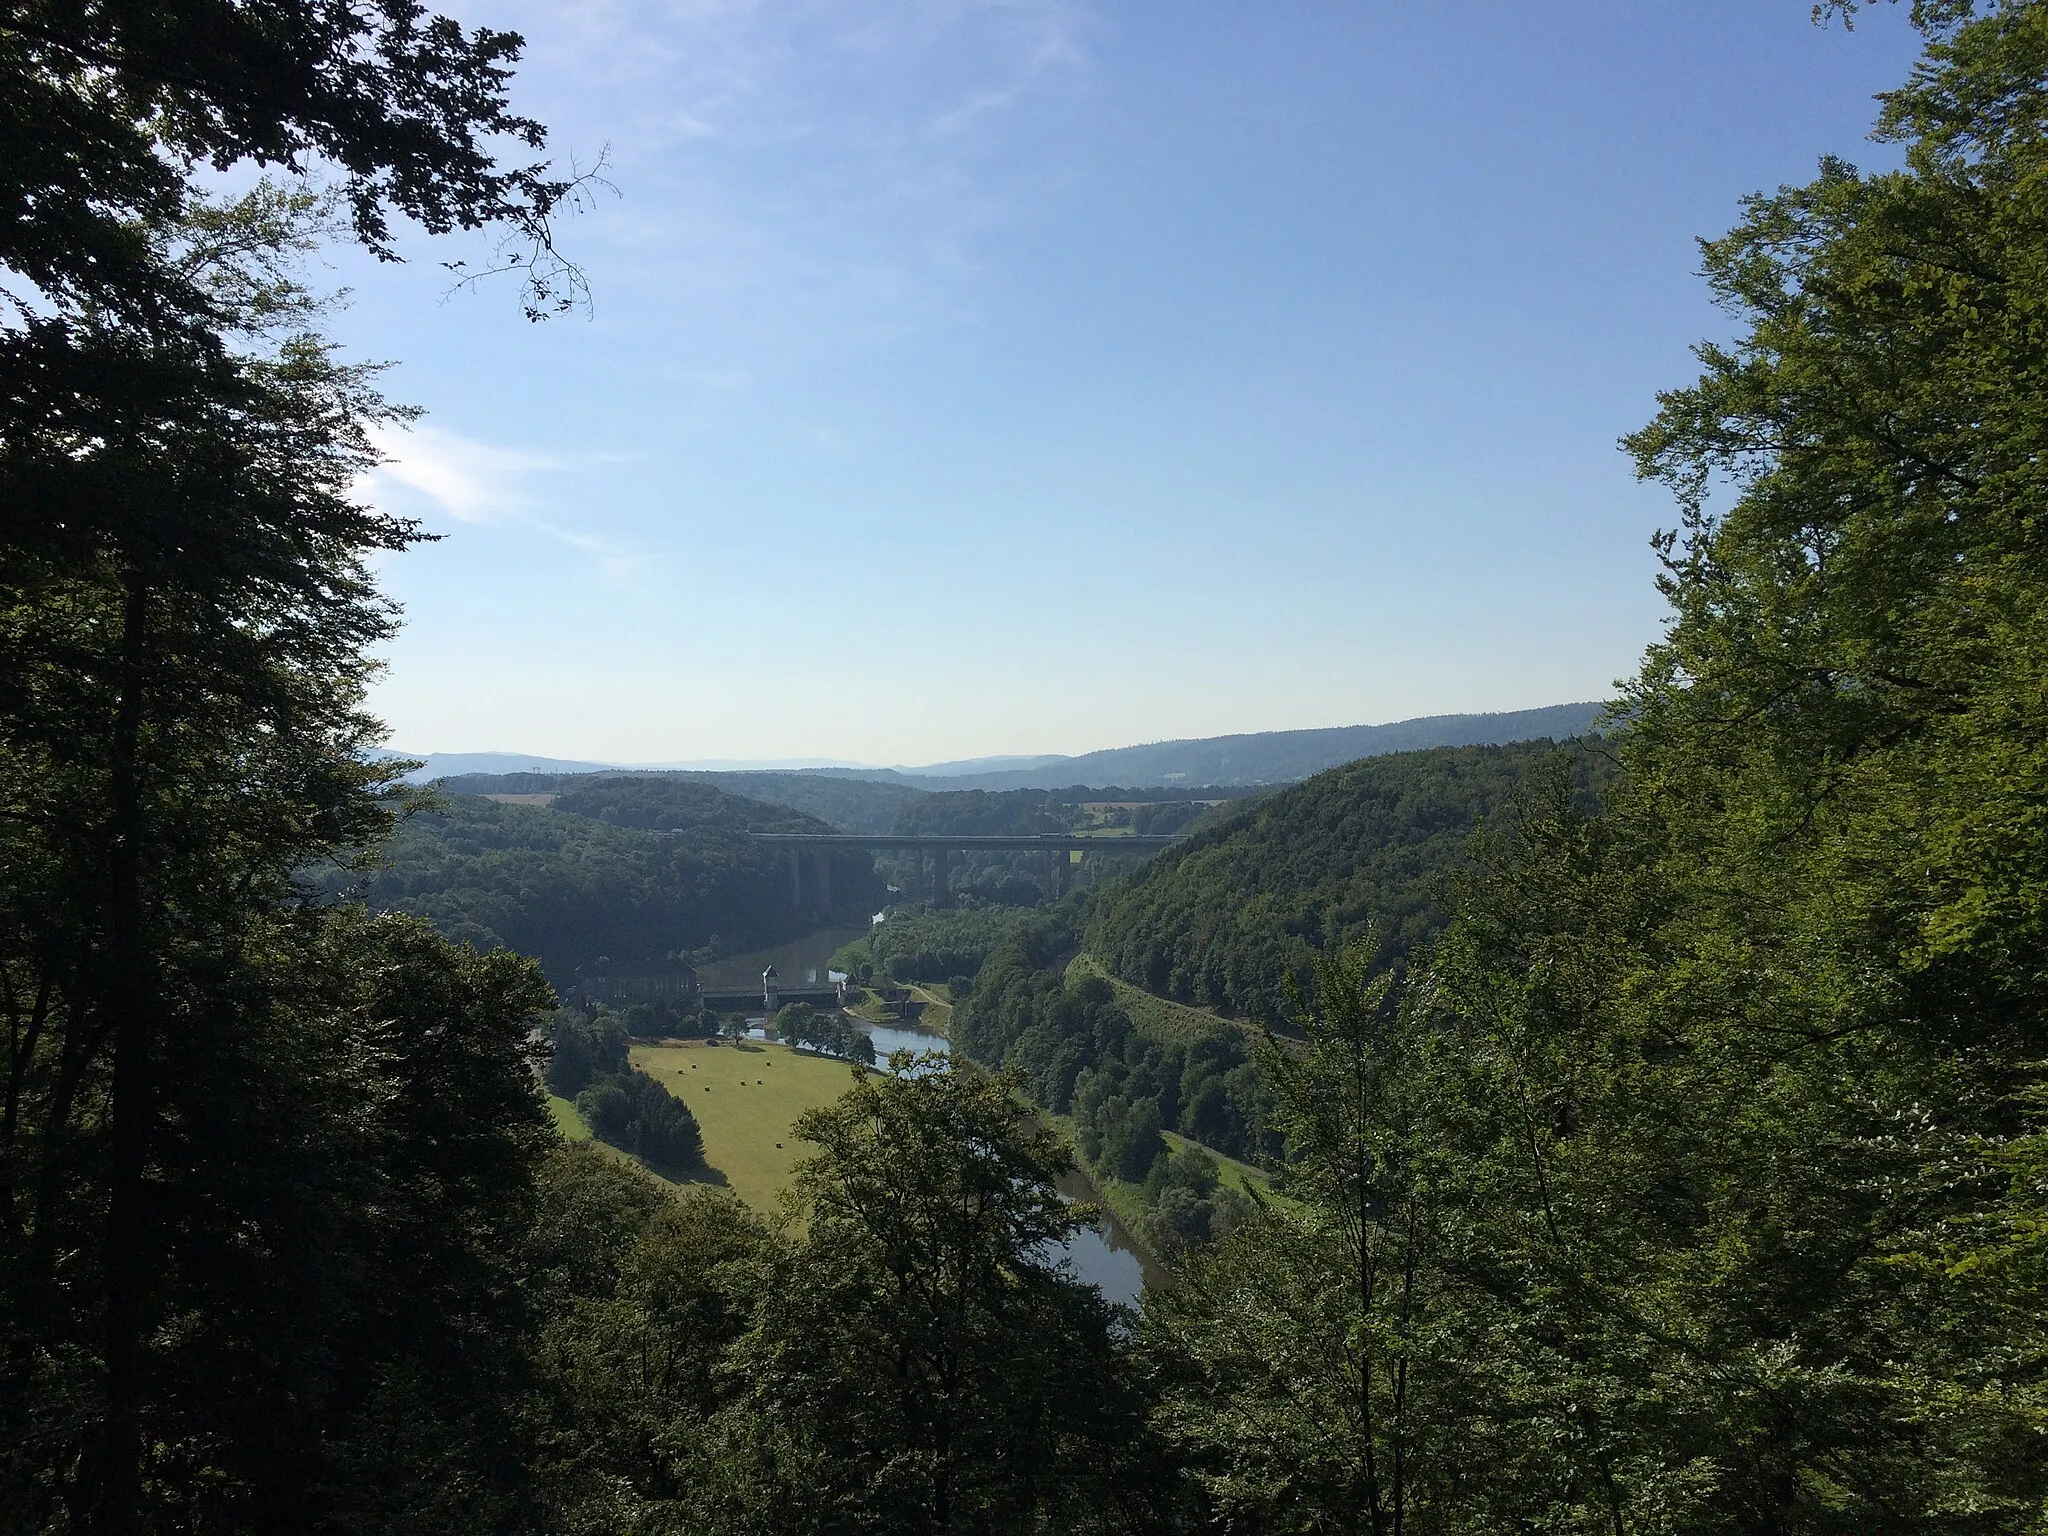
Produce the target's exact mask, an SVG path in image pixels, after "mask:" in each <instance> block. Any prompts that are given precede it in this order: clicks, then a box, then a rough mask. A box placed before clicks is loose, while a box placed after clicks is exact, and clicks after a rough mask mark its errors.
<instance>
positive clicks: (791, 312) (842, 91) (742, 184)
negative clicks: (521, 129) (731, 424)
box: [489, 0, 1099, 383]
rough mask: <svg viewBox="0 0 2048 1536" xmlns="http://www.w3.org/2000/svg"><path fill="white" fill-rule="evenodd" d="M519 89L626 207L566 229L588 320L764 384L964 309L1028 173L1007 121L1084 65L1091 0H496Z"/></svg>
mask: <svg viewBox="0 0 2048 1536" xmlns="http://www.w3.org/2000/svg"><path fill="white" fill-rule="evenodd" d="M494 10H495V11H496V13H497V14H494V15H493V16H491V17H490V18H489V19H490V20H491V21H492V22H493V23H494V24H511V25H514V26H517V27H518V28H519V29H520V30H521V31H522V32H523V33H524V34H525V35H526V37H527V39H528V46H529V52H528V61H527V64H526V65H525V66H524V67H523V68H522V70H521V82H520V84H521V91H522V94H521V101H522V105H525V106H527V107H528V108H529V109H530V110H533V111H535V112H536V114H537V115H539V116H540V117H542V118H543V119H544V120H545V121H547V122H548V123H549V124H550V126H551V129H552V130H553V136H554V143H555V145H556V148H557V150H558V152H560V153H561V154H562V155H563V156H564V157H565V158H566V157H567V156H568V155H569V154H570V153H572V152H574V153H577V154H579V155H581V156H582V157H584V158H585V159H587V158H588V156H589V154H590V153H591V151H593V150H594V149H595V147H596V146H597V145H598V144H599V143H605V144H609V145H610V148H611V162H610V163H611V170H610V172H609V175H610V176H611V177H612V179H613V180H614V181H615V182H616V184H617V186H618V188H619V190H620V192H621V194H622V195H621V197H620V199H619V200H618V201H616V202H613V201H610V200H602V201H601V202H600V205H599V207H598V208H597V210H596V211H595V212H594V213H593V214H592V215H591V216H590V217H588V218H587V219H584V220H579V221H577V223H576V225H575V226H573V227H572V228H570V229H569V230H567V231H566V232H565V238H566V239H567V240H568V241H569V242H570V245H571V246H572V247H573V248H574V249H575V251H576V254H577V255H578V256H579V259H582V260H583V261H584V262H585V264H586V266H587V267H588V268H589V269H590V272H591V276H592V278H593V282H594V285H595V287H596V291H597V294H598V305H599V311H600V313H601V314H603V313H605V312H607V311H608V310H610V309H611V308H613V307H614V306H620V307H623V306H630V307H632V309H633V311H634V313H635V314H646V313H649V312H652V311H656V310H658V311H659V312H660V313H661V314H662V316H663V323H664V325H665V326H666V327H667V328H668V329H669V330H670V332H671V333H672V334H673V335H674V336H675V338H676V340H677V347H676V351H677V354H678V355H679V356H686V357H688V358H690V359H691V360H692V366H693V367H696V368H709V369H710V370H711V371H713V372H715V373H717V374H719V375H720V376H721V377H726V378H731V377H735V376H738V375H741V374H745V375H749V376H751V378H752V379H753V380H755V381H757V382H762V383H765V382H767V381H768V380H769V379H770V378H771V377H773V376H776V375H780V374H782V373H783V372H784V370H785V369H787V368H788V367H790V366H797V367H801V366H802V365H803V361H804V360H808V359H811V358H814V357H816V356H817V355H818V354H819V353H820V352H821V351H828V350H832V349H835V348H838V347H843V346H847V345H851V346H854V347H856V348H859V347H863V346H865V345H867V344H869V343H872V342H874V341H875V340H877V339H890V338H895V337H899V336H902V335H904V334H905V333H907V332H911V331H916V330H921V329H925V328H928V327H930V326H933V325H951V324H958V323H962V322H965V323H970V324H971V323H975V321H976V318H977V316H978V304H977V298H976V282H975V277H976V274H977V273H978V271H979V270H980V260H979V257H980V255H981V254H982V253H984V252H985V251H986V250H987V249H988V248H989V242H990V241H992V240H994V239H996V238H999V237H1000V236H1001V234H1002V232H1003V231H1004V230H1006V229H1008V228H1010V227H1013V226H1014V224H1015V223H1016V221H1018V220H1019V219H1026V218H1029V217H1030V216H1031V210H1032V208H1033V207H1034V206H1035V204H1034V199H1035V198H1038V197H1041V196H1043V195H1045V192H1046V189H1045V188H1044V187H1043V186H1040V185H1027V184H1022V183H1020V182H1019V180H1018V178H1017V177H1015V176H1014V174H1009V173H1007V172H1006V171H1005V169H1004V167H1005V165H1007V164H1008V163H1009V161H1010V160H1011V158H1012V157H1011V156H1010V155H1009V154H1008V153H1007V152H1008V150H1009V149H1011V148H1012V147H1013V145H1014V140H1015V138H1016V136H1017V135H1019V134H1029V133H1031V132H1033V131H1035V126H1036V125H1037V124H1038V123H1039V121H1040V119H1041V117H1042V115H1043V113H1044V112H1045V111H1046V110H1048V109H1051V108H1053V107H1054V106H1055V105H1056V103H1057V102H1058V100H1059V99H1060V97H1061V96H1062V95H1063V94H1065V93H1069V92H1072V91H1075V90H1080V89H1085V87H1086V85H1087V83H1088V82H1089V80H1090V79H1091V78H1092V73H1093V67H1094V66H1093V59H1092V55H1091V44H1092V40H1093V35H1094V33H1095V31H1096V29H1097V27H1098V26H1099V23H1098V21H1097V18H1096V14H1095V10H1094V4H1093V0H891V3H889V4H886V5H875V4H871V3H858V4H857V3H853V0H573V3H563V0H499V3H498V5H497V6H496V7H494Z"/></svg>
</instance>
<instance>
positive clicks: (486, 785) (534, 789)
mask: <svg viewBox="0 0 2048 1536" xmlns="http://www.w3.org/2000/svg"><path fill="white" fill-rule="evenodd" d="M621 781H624V782H631V783H636V784H644V785H649V786H652V785H657V784H673V785H677V786H679V789H678V791H677V793H678V795H679V796H683V797H687V796H688V794H689V793H690V790H691V787H692V786H695V787H698V788H701V787H704V786H706V785H708V786H710V787H711V788H712V789H716V790H720V791H722V792H723V793H725V794H728V795H735V796H738V797H740V798H742V799H746V800H752V801H756V802H758V803H759V804H762V805H779V806H783V807H786V808H787V809H789V810H793V811H801V812H802V813H803V814H805V815H806V816H814V817H816V818H817V819H818V820H819V821H821V822H823V823H825V824H826V826H827V827H828V828H829V829H830V830H832V831H835V832H886V831H888V830H889V828H890V827H891V826H892V825H893V824H894V823H895V820H896V817H897V814H898V813H899V812H900V811H901V809H902V808H903V806H904V805H905V804H906V803H908V802H910V801H912V800H915V799H917V798H918V797H919V796H920V795H921V794H922V793H923V792H922V791H921V790H918V789H914V788H911V787H909V786H907V785H903V784H894V783H886V782H871V781H869V780H866V779H849V778H838V777H832V776H829V775H824V774H811V773H767V772H762V773H739V772H735V773H680V772H678V773H642V774H626V773H616V772H612V773H466V774H458V775H453V776H450V777H448V778H445V779H442V780H440V781H439V784H440V788H441V790H442V791H443V793H445V794H450V795H576V796H581V795H583V794H585V793H586V792H589V793H601V792H602V790H603V787H604V786H605V785H607V784H612V783H618V782H621ZM647 793H649V794H652V793H653V791H652V790H651V789H650V790H649V791H647Z"/></svg>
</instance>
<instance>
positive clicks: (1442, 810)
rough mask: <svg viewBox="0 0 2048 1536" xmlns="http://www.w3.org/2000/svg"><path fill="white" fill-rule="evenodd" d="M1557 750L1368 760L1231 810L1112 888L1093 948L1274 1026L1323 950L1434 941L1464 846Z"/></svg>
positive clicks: (1093, 926)
mask: <svg viewBox="0 0 2048 1536" xmlns="http://www.w3.org/2000/svg"><path fill="white" fill-rule="evenodd" d="M1553 750H1554V749H1553V747H1552V746H1551V744H1550V743H1549V742H1523V743H1519V744H1517V745H1513V746H1504V747H1439V748H1436V749H1433V750H1431V751H1426V752H1408V753H1402V754H1399V755H1397V756H1390V757H1376V758H1368V759H1366V760H1365V761H1363V762H1357V763H1352V764H1350V765H1349V766H1347V767H1344V768H1335V769H1332V770H1330V771H1329V772H1328V773H1324V774H1320V775H1318V776H1317V777H1315V778H1313V779H1310V780H1309V781H1308V782H1307V783H1305V784H1300V785H1297V786H1296V787H1294V788H1292V789H1288V790H1283V791H1281V792H1279V793H1277V794H1273V795H1269V796H1266V797H1263V798H1261V799H1260V800H1258V801H1256V802H1254V803H1253V804H1252V805H1251V806H1249V807H1245V808H1240V809H1234V810H1232V811H1231V812H1230V813H1229V814H1226V815H1223V816H1221V817H1219V818H1218V819H1217V820H1216V822H1215V823H1214V824H1213V825H1210V826H1207V827H1206V828H1205V829H1204V830H1202V831H1200V832H1198V833H1196V834H1195V835H1194V836H1192V837H1190V838H1189V839H1188V840H1187V841H1186V842H1184V843H1182V844H1180V845H1178V846H1176V847H1173V848H1170V849H1168V850H1166V851H1165V852H1164V853H1161V854H1160V855H1158V856H1157V857H1156V858H1154V859H1153V860H1151V861H1150V862H1149V863H1147V864H1145V865H1143V866H1142V867H1141V868H1139V869H1138V870H1137V871H1136V872H1134V873H1133V874H1131V875H1128V876H1126V877H1124V878H1123V879H1122V880H1119V881H1117V882H1116V883H1114V884H1113V885H1111V886H1109V887H1107V888H1105V889H1104V891H1103V892H1102V893H1101V895H1100V897H1099V898H1098V899H1097V900H1096V901H1095V902H1094V904H1093V906H1092V909H1091V918H1090V921H1089V925H1088V949H1089V951H1090V953H1091V954H1094V955H1096V956H1099V957H1100V958H1101V959H1102V960H1104V961H1105V962H1106V963H1107V964H1108V966H1109V968H1110V970H1111V972H1112V973H1113V974H1115V975H1117V976H1120V977H1122V978H1123V979H1124V980H1125V981H1128V982H1131V983H1133V984H1134V985H1136V986H1140V987H1143V988H1145V989H1146V990H1147V991H1149V992H1154V993H1158V994H1159V995H1161V996H1164V997H1171V998H1177V999H1179V1000H1181V1001H1183V1002H1190V1003H1197V1004H1203V1005H1207V1006H1210V1007H1215V1008H1220V1009H1223V1010H1224V1011H1226V1012H1229V1013H1235V1014H1241V1015H1244V1016H1245V1017H1247V1018H1251V1019H1256V1020H1259V1021H1262V1022H1265V1023H1275V1024H1276V1023H1279V1022H1280V1021H1281V1020H1282V1019H1284V1018H1285V1017H1286V1014H1287V988H1288V986H1289V985H1290V984H1292V985H1295V986H1301V985H1306V984H1308V983H1309V982H1310V981H1311V980H1312V979H1313V976H1314V955H1315V953H1316V952H1317V951H1318V950H1325V949H1331V948H1335V947H1339V946H1341V945H1344V944H1346V943H1350V942H1352V941H1354V940H1356V939H1357V938H1358V937H1359V936H1360V935H1362V934H1364V933H1366V932H1368V931H1372V932H1376V933H1377V934H1378V935H1379V936H1380V944H1381V955H1382V957H1383V958H1386V959H1390V960H1402V959H1405V958H1406V957H1408V956H1409V955H1411V954H1413V953H1415V952H1416V951H1417V950H1418V949H1419V948H1420V947H1421V946H1422V945H1424V944H1425V943H1426V942H1427V940H1428V939H1429V938H1430V937H1431V936H1432V935H1434V934H1435V933H1437V932H1439V931H1440V930H1441V929H1442V927H1443V924H1444V922H1445V906H1444V898H1445V897H1446V896H1447V895H1448V893H1449V878H1450V874H1451V872H1452V871H1453V870H1454V869H1455V868H1456V867H1457V865H1458V861H1459V856H1460V853H1461V850H1462V849H1463V847H1464V845H1465V842H1466V840H1467V839H1468V838H1469V837H1470V836H1471V834H1472V831H1473V829H1474V828H1475V827H1476V826H1478V825H1479V823H1480V822H1481V821H1483V820H1484V819H1485V818H1487V817H1488V816H1492V815H1495V814H1497V813H1498V812H1500V811H1501V810H1503V809H1504V808H1505V807H1506V806H1507V805H1508V804H1509V803H1510V802H1511V800H1512V798H1513V796H1514V794H1515V791H1516V789H1517V787H1518V786H1519V785H1520V784H1521V783H1522V781H1523V780H1524V778H1525V777H1526V776H1527V774H1528V772H1529V770H1530V768H1531V766H1532V765H1533V764H1535V763H1537V762H1539V761H1540V760H1542V759H1543V758H1544V757H1546V756H1547V755H1549V754H1550V752H1552V751H1553ZM1595 766H1596V763H1595V761H1593V760H1589V761H1588V764H1587V772H1588V775H1589V779H1590V778H1591V777H1592V776H1593V769H1594V768H1595Z"/></svg>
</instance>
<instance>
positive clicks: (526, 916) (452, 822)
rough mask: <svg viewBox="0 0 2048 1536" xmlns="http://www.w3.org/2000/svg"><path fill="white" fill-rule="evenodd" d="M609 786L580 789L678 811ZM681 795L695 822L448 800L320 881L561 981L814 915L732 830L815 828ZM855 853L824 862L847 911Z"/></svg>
mask: <svg viewBox="0 0 2048 1536" xmlns="http://www.w3.org/2000/svg"><path fill="white" fill-rule="evenodd" d="M633 782H634V781H627V783H628V785H630V784H632V783H633ZM620 794H621V796H622V799H621V800H620V801H619V802H612V801H600V800H598V799H597V798H596V797H593V800H592V805H593V808H594V809H595V808H603V809H609V810H612V811H613V812H614V813H615V814H618V815H621V816H628V817H634V818H639V819H666V818H670V817H674V816H677V815H678V814H679V811H678V802H676V801H673V800H660V801H658V802H656V803H655V805H654V806H653V807H650V803H649V802H648V801H646V800H644V799H641V798H639V797H638V796H636V795H634V794H632V793H631V791H630V790H628V789H622V790H621V791H620ZM699 794H701V796H702V797H704V798H702V799H701V800H699V799H698V798H697V797H698V795H699ZM691 802H692V804H693V806H694V808H695V809H699V810H701V811H702V812H703V814H702V816H701V817H700V818H699V819H697V820H695V821H692V822H689V823H688V824H686V825H682V826H679V827H678V828H677V830H675V831H672V832H668V831H664V832H656V831H651V830H643V829H641V828H639V827H637V826H617V825H613V824H611V823H610V822H607V821H602V820H596V819H593V818H591V817H587V816H577V815H566V814H561V813H558V812H555V811H552V810H541V809H537V808H535V807H531V806H522V805H498V804H496V803H494V802H492V801H489V800H483V799H478V798H473V797H462V798H458V799H453V800H449V801H447V802H446V803H445V805H444V806H443V807H442V808H441V809H438V810H435V811H432V812H423V813H421V814H418V815H415V816H413V817H411V818H410V819H408V820H407V821H406V822H405V823H404V824H403V825H401V826H400V827H399V829H398V832H397V834H396V835H395V836H394V837H393V838H392V840H391V842H390V844H389V846H388V848H387V849H386V852H385V856H384V857H385V862H384V865H383V867H382V868H379V869H375V870H373V871H370V872H369V873H367V874H365V875H353V874H348V873H346V872H343V873H338V874H336V875H335V876H334V877H332V879H331V881H330V884H332V885H333V886H334V887H336V888H337V889H343V890H349V891H352V892H356V893H359V894H360V895H361V897H362V899H363V900H365V901H367V902H369V903H370V904H371V905H372V906H375V907H379V908H384V909H390V910H397V911H404V912H414V913H417V914H419V915H420V916H422V917H425V918H427V919H429V920H430V921H432V922H433V923H434V924H435V926H437V927H438V928H440V929H441V930H442V931H443V932H444V933H447V934H448V935H450V936H451V937H453V938H457V939H461V940H466V941H469V942H472V943H475V944H477V945H479V946H482V947H491V946H496V945H503V946H505V947H507V948H511V949H516V950H518V951H519V952H521V953H522V954H530V955H533V956H535V957H537V958H538V959H539V960H540V961H541V963H542V964H543V965H544V966H546V967H547V970H548V974H549V975H551V976H553V977H554V978H555V979H556V981H557V982H558V983H559V984H561V985H564V986H566V985H567V984H568V983H569V981H570V980H571V979H572V978H573V977H574V975H575V973H576V971H577V970H578V969H579V968H581V967H584V966H587V965H590V964H592V963H594V962H596V961H598V960H600V959H609V960H611V961H613V962H617V963H620V964H631V963H633V962H635V961H639V962H650V961H659V960H663V959H666V958H667V957H668V956H670V955H672V954H674V953H676V952H677V951H679V950H680V951H685V952H688V951H694V950H697V949H700V948H703V947H706V946H709V945H710V944H712V942H713V941H714V940H716V941H717V942H718V943H719V944H720V945H721V946H723V947H724V948H726V949H728V950H731V949H750V948H759V947H765V946H767V945H770V944H775V943H779V942H781V941H783V940H785V939H789V938H794V937H796V936H798V935H800V934H803V933H807V932H809V931H811V929H812V928H813V927H815V925H816V923H817V921H818V916H819V915H818V914H817V913H816V912H813V911H810V910H807V909H804V908H799V907H797V906H796V905H795V904H794V903H793V902H792V901H791V899H790V897H791V892H790V880H789V870H788V865H787V863H786V862H778V860H777V859H776V857H775V856H774V855H773V854H772V853H769V852H767V851H764V850H763V849H761V848H759V847H757V846H756V845H754V844H753V843H752V842H750V841H749V840H748V838H747V837H746V835H745V832H746V829H747V827H748V826H749V825H751V824H752V823H753V822H755V821H756V820H759V819H763V818H765V819H767V820H769V821H772V822H773V823H775V824H776V825H778V826H780V827H781V829H782V830H790V829H791V828H790V826H789V823H790V822H791V821H792V820H795V821H796V822H797V826H796V828H795V830H809V831H822V830H824V829H823V828H822V827H819V826H817V825H816V824H815V823H810V822H808V821H805V820H803V819H802V818H795V817H794V813H791V812H787V811H779V810H773V809H767V808H761V807H754V806H750V805H748V803H747V802H745V801H737V800H733V799H731V798H730V797H727V796H724V795H720V794H718V792H717V791H715V790H699V791H696V792H695V793H693V795H692V797H691ZM865 862H866V861H865V857H864V856H863V857H861V858H859V859H857V860H855V861H854V862H852V863H850V864H848V865H847V867H846V868H845V869H844V870H840V869H837V868H836V867H835V873H834V880H833V892H834V895H835V898H837V899H839V900H840V903H841V905H842V906H843V907H844V908H845V909H846V910H848V911H854V912H864V911H866V910H867V909H868V906H869V904H870V903H871V902H872V901H876V900H879V898H880V889H879V886H878V885H877V884H876V883H875V880H874V877H873V875H872V873H863V871H862V869H861V867H860V866H861V865H863V864H865ZM842 877H843V878H842Z"/></svg>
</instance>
